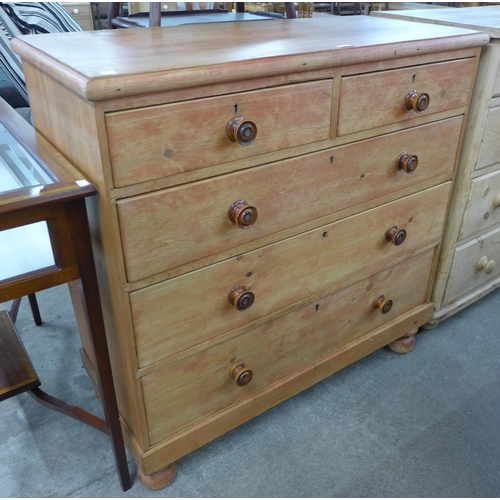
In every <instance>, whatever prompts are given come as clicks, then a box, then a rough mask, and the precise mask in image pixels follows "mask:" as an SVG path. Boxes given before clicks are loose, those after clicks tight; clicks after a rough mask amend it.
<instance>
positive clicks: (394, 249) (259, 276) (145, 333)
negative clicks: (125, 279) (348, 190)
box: [130, 182, 450, 367]
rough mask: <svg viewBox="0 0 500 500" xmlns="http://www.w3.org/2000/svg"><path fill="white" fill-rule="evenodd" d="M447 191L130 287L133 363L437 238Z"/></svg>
mask: <svg viewBox="0 0 500 500" xmlns="http://www.w3.org/2000/svg"><path fill="white" fill-rule="evenodd" d="M449 192H450V183H449V182H447V183H445V184H442V185H440V186H437V187H433V188H430V189H427V190H425V191H421V192H419V193H417V194H414V195H411V196H407V197H406V198H402V199H400V200H397V201H395V202H392V203H387V204H386V205H382V206H380V207H377V208H375V209H372V210H367V211H366V212H363V213H361V214H358V215H355V216H352V217H348V218H346V219H342V220H340V221H338V222H335V223H333V224H329V225H326V226H323V227H320V228H318V229H314V230H312V231H308V232H306V233H303V234H300V235H298V236H295V237H293V238H288V239H286V240H283V241H280V242H278V243H274V244H272V245H268V246H266V247H262V248H259V249H257V250H253V251H251V252H248V253H245V254H242V255H239V256H237V257H234V258H231V259H227V260H225V261H222V262H219V263H218V264H214V265H211V266H208V267H205V268H203V269H199V270H197V271H193V272H190V273H187V274H184V275H182V276H178V277H176V278H172V279H170V280H167V281H164V282H162V283H158V284H156V285H152V286H149V287H146V288H143V289H141V290H137V291H135V292H132V293H130V305H131V310H132V317H133V323H134V331H135V336H136V346H137V356H138V363H139V366H140V367H145V366H148V365H150V364H152V363H154V362H157V361H160V360H162V359H164V358H167V357H169V356H172V355H174V354H176V353H179V352H181V351H184V350H186V349H189V348H190V347H192V346H195V345H197V344H201V343H203V342H205V341H209V340H211V339H214V338H215V337H217V336H219V335H221V334H223V333H225V332H229V331H231V330H234V329H236V328H238V327H241V326H244V325H246V324H248V323H250V322H252V321H255V320H258V319H260V318H262V317H265V316H267V315H268V314H271V313H273V312H276V311H279V310H280V309H283V308H285V307H287V306H290V305H292V304H294V303H296V302H299V301H300V300H303V299H307V298H308V297H310V296H311V295H313V294H315V293H317V292H320V291H322V290H325V289H327V288H329V287H331V286H333V285H335V284H336V283H341V282H342V281H344V280H346V279H349V278H353V277H354V276H358V275H359V276H362V275H363V274H365V275H366V273H367V272H368V271H369V270H370V269H373V268H374V267H376V266H381V265H382V266H384V265H390V264H391V262H392V261H393V260H394V259H397V258H399V257H402V256H404V255H407V254H410V253H411V252H414V251H415V250H418V249H419V248H422V247H425V246H427V245H433V244H437V243H438V242H439V240H440V237H441V234H442V231H443V224H444V215H445V209H446V206H447V204H448V196H449ZM393 226H397V227H398V228H399V229H404V230H406V233H407V234H406V240H404V242H403V243H401V240H400V241H396V243H401V244H399V245H395V244H393V243H392V242H391V241H388V240H387V237H386V233H387V230H388V229H390V228H392V227H393ZM399 236H402V234H401V233H399ZM238 286H239V287H241V288H240V291H241V293H242V295H241V296H240V298H239V299H238V300H236V297H234V295H233V296H232V303H230V301H229V297H230V295H231V291H232V290H233V291H234V289H235V287H238ZM242 287H245V289H246V290H245V289H243V288H242ZM245 294H246V295H245ZM252 296H253V300H254V302H253V303H252V304H251V300H252ZM236 306H238V307H236ZM238 308H239V310H238Z"/></svg>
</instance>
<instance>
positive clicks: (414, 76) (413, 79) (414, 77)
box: [411, 75, 417, 83]
mask: <svg viewBox="0 0 500 500" xmlns="http://www.w3.org/2000/svg"><path fill="white" fill-rule="evenodd" d="M416 79H417V75H413V78H412V80H411V81H412V83H415V80H416Z"/></svg>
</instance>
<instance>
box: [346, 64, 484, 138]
mask: <svg viewBox="0 0 500 500" xmlns="http://www.w3.org/2000/svg"><path fill="white" fill-rule="evenodd" d="M474 67H475V60H474V59H473V58H472V59H460V60H456V61H447V62H442V63H434V64H427V65H422V66H415V67H410V68H404V69H395V70H392V71H383V72H378V73H367V74H363V75H356V76H348V77H344V78H342V84H341V89H340V107H339V119H338V126H337V134H338V135H339V136H342V135H347V134H352V133H354V132H360V131H362V130H369V129H372V128H376V127H379V126H382V125H389V124H391V123H397V122H402V121H405V120H410V119H413V118H416V117H418V116H419V115H418V114H417V113H416V112H415V111H413V110H412V109H411V110H408V109H407V108H406V105H405V101H406V96H407V95H408V93H410V92H411V91H413V90H416V91H417V93H421V92H424V93H427V94H428V95H429V98H430V102H429V105H428V107H427V109H426V110H425V111H423V113H422V114H423V115H429V114H432V113H437V112H440V111H445V110H448V109H454V108H459V107H462V106H466V105H467V103H468V99H469V94H470V90H471V87H472V84H473V82H472V76H473V75H474Z"/></svg>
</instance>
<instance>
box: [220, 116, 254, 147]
mask: <svg viewBox="0 0 500 500" xmlns="http://www.w3.org/2000/svg"><path fill="white" fill-rule="evenodd" d="M226 132H227V136H228V137H229V139H231V140H232V141H233V142H237V143H239V144H241V145H242V146H248V145H249V144H251V143H252V142H253V141H254V139H255V138H256V137H257V125H255V123H254V122H251V121H250V120H245V118H242V117H241V116H237V117H236V118H233V119H232V120H229V123H228V124H227V126H226Z"/></svg>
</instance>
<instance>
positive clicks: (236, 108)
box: [234, 104, 238, 113]
mask: <svg viewBox="0 0 500 500" xmlns="http://www.w3.org/2000/svg"><path fill="white" fill-rule="evenodd" d="M234 112H235V113H237V112H238V105H237V104H235V105H234Z"/></svg>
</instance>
